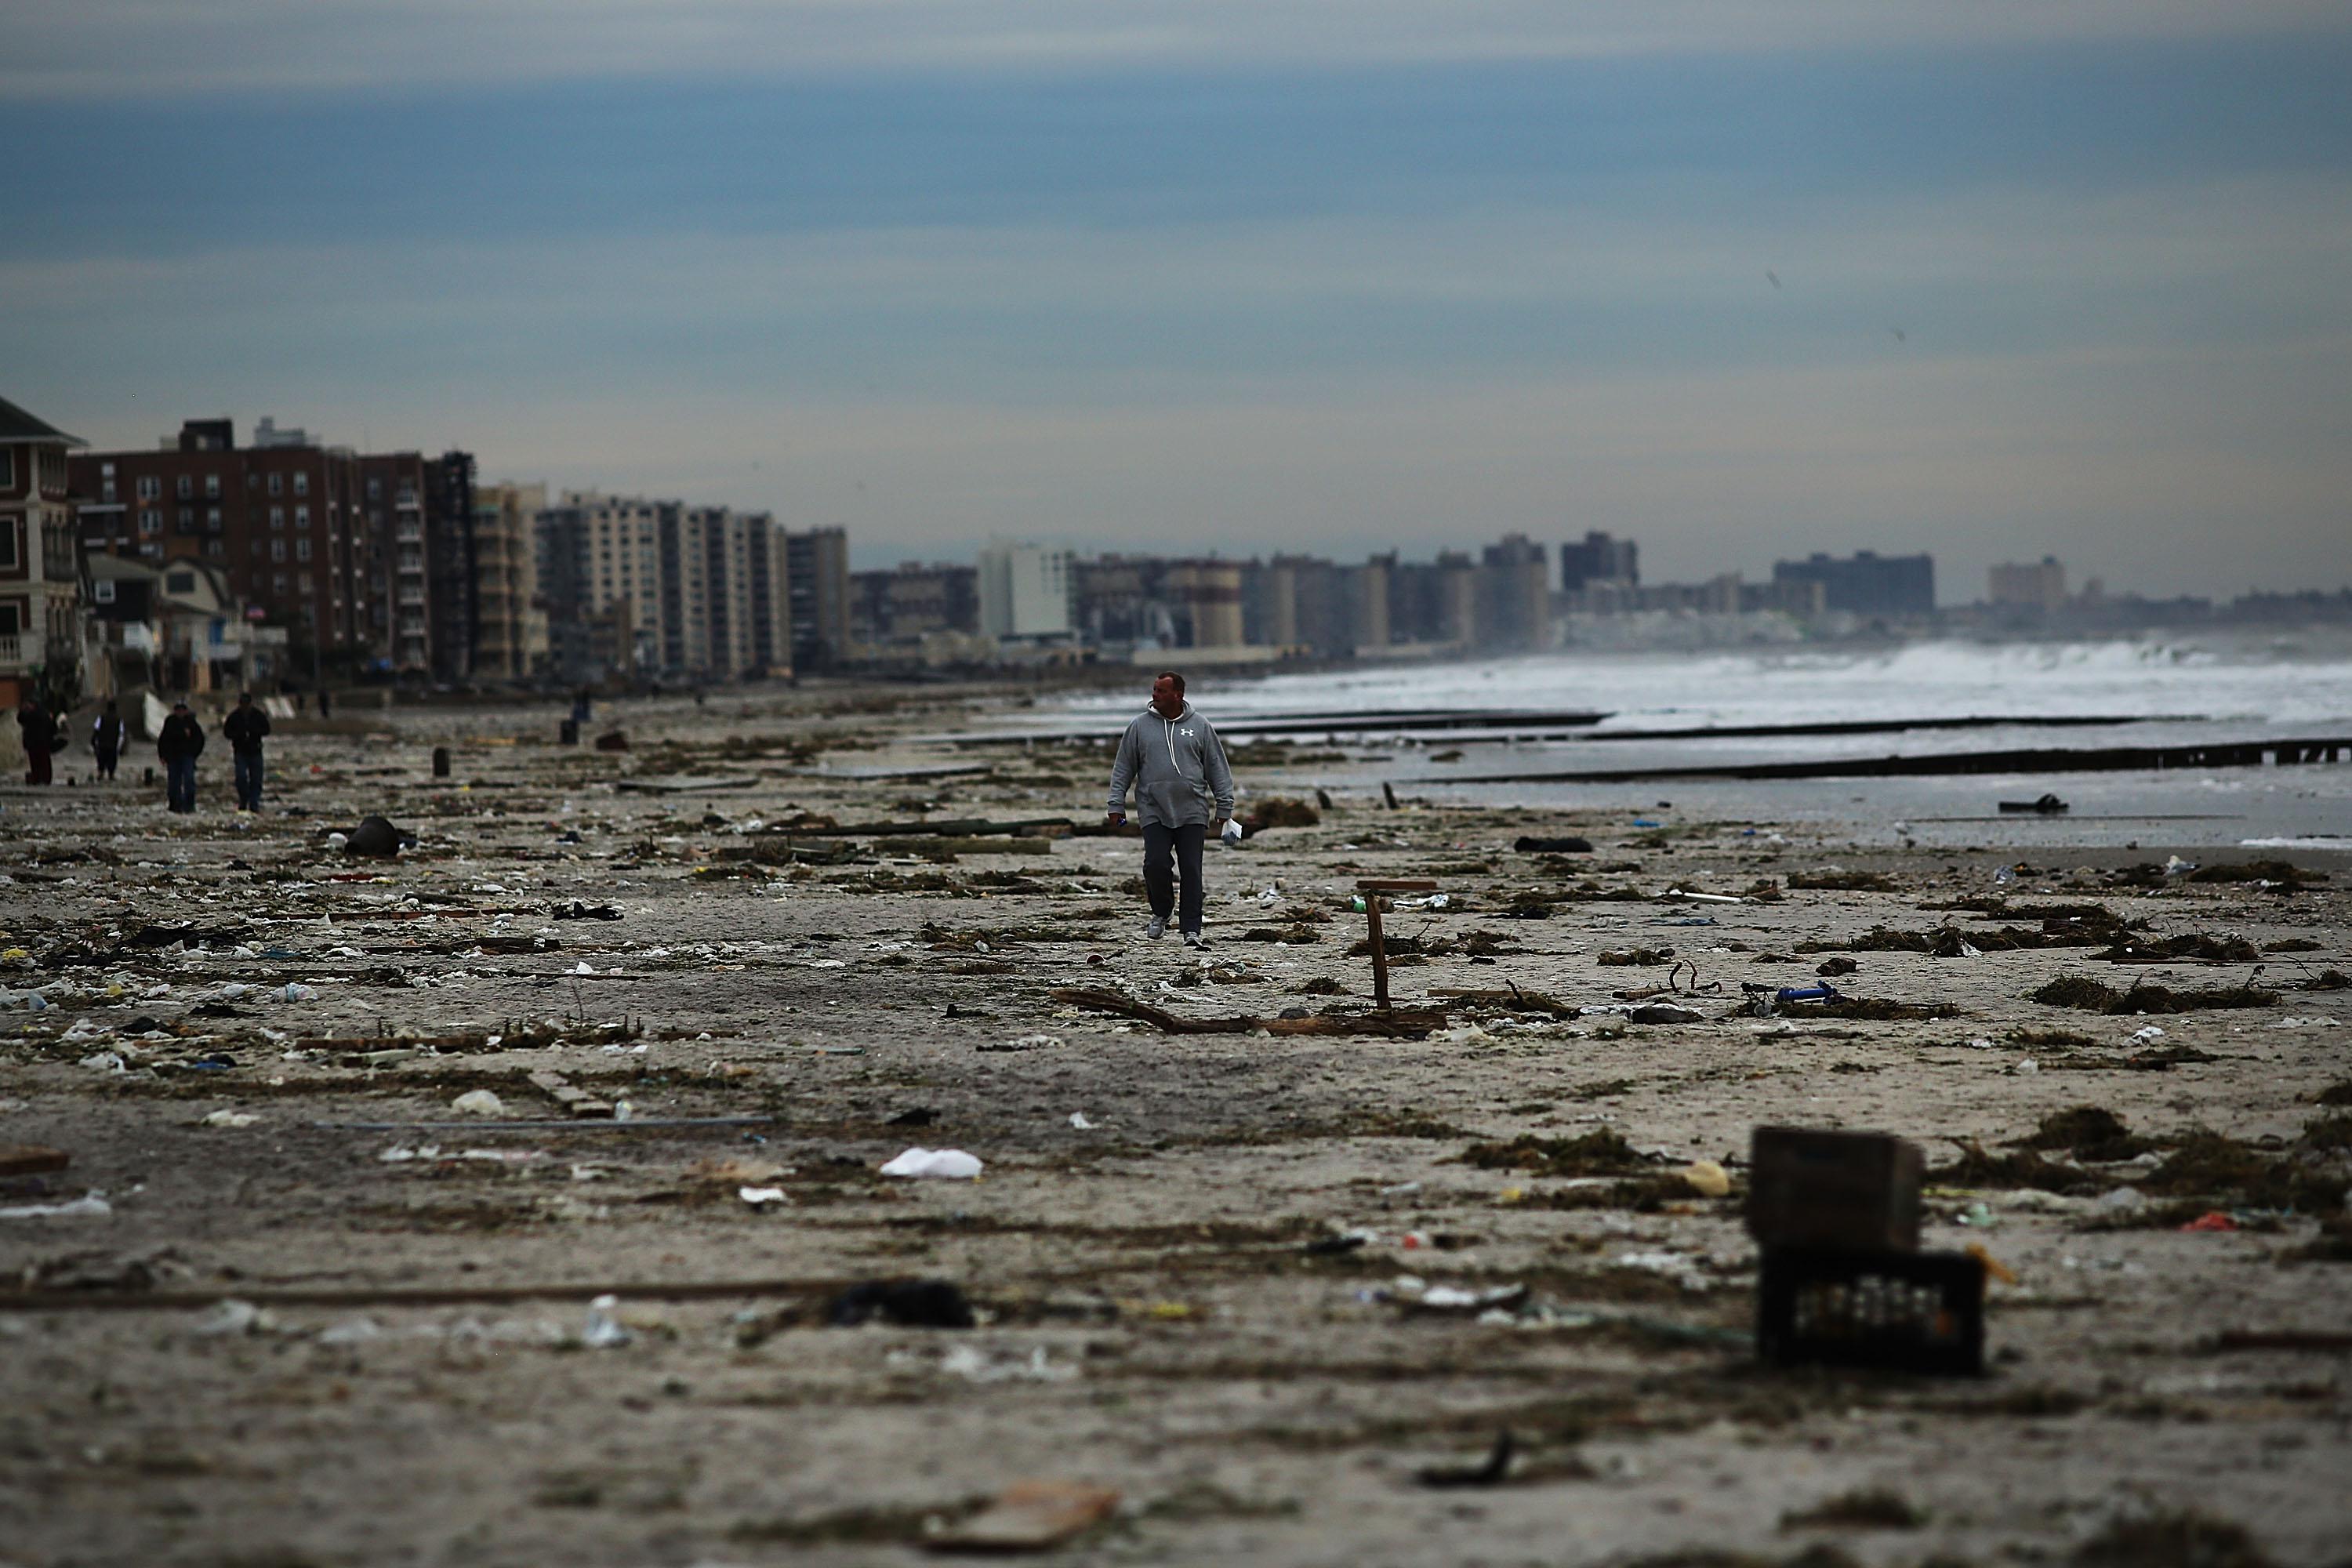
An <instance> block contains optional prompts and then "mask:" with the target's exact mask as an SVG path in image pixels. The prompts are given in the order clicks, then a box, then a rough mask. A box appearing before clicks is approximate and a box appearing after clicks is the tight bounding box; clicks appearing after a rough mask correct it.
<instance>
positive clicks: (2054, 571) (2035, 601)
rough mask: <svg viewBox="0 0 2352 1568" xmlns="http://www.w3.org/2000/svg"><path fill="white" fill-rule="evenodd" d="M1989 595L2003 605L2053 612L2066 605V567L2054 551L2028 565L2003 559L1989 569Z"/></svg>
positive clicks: (2010, 607)
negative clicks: (2053, 553)
mask: <svg viewBox="0 0 2352 1568" xmlns="http://www.w3.org/2000/svg"><path fill="white" fill-rule="evenodd" d="M1990 579H1991V580H1990V584H1989V587H1990V595H1989V597H1990V600H1991V602H1992V603H1993V604H1994V605H1998V606H2000V607H2001V608H2003V609H2012V610H2015V609H2027V610H2036V611H2039V612H2040V613H2041V614H2042V615H2045V616H2054V615H2056V614H2057V613H2058V612H2059V611H2061V610H2063V609H2064V608H2065V607H2066V568H2065V567H2063V566H2062V565H2060V564H2059V563H2058V558H2057V557H2056V556H2055V555H2045V556H2043V557H2042V559H2041V560H2040V561H2037V562H2035V563H2032V565H2021V564H2018V563H2014V562H2008V561H2004V562H2002V563H2000V565H1998V566H1995V567H1994V568H1993V569H1992V571H1991V573H1990Z"/></svg>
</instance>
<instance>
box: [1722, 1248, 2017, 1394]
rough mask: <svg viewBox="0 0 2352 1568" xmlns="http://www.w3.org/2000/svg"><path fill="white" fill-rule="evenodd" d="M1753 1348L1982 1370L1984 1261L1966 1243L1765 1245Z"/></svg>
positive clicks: (1768, 1354)
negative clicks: (1846, 1247)
mask: <svg viewBox="0 0 2352 1568" xmlns="http://www.w3.org/2000/svg"><path fill="white" fill-rule="evenodd" d="M1756 1353H1757V1354H1758V1355H1759V1356H1761V1357H1762V1358H1763V1359H1764V1360H1766V1361H1768V1362H1770V1363H1774V1364H1776V1365H1780V1366H1790V1365H1794V1364H1797V1363H1804V1362H1811V1363H1820V1364H1822V1365H1827V1366H1870V1367H1889V1368H1895V1369H1899V1370H1901V1371H1905V1372H1924V1373H1981V1372H1982V1371H1984V1264H1983V1263H1982V1262H1981V1261H1979V1259H1978V1258H1976V1257H1974V1256H1973V1255H1972V1254H1969V1253H1966V1252H1852V1251H1840V1250H1832V1249H1830V1248H1824V1247H1766V1248H1765V1249H1764V1256H1763V1262H1762V1265H1761V1268H1760V1269H1759V1275H1758V1279H1757V1282H1756Z"/></svg>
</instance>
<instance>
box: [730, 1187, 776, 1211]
mask: <svg viewBox="0 0 2352 1568" xmlns="http://www.w3.org/2000/svg"><path fill="white" fill-rule="evenodd" d="M735 1195H736V1196H737V1197H739V1198H741V1199H742V1200H743V1201H744V1202H745V1203H747V1204H749V1205H751V1206H752V1207H753V1208H755V1209H756V1208H762V1207H765V1206H766V1205H769V1204H781V1203H784V1202H787V1201H788V1200H787V1199H786V1197H785V1195H784V1189H783V1188H782V1187H739V1188H737V1189H736V1193H735Z"/></svg>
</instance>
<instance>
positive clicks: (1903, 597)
mask: <svg viewBox="0 0 2352 1568" xmlns="http://www.w3.org/2000/svg"><path fill="white" fill-rule="evenodd" d="M1772 577H1773V580H1774V581H1775V582H1781V581H1790V582H1801V583H1819V584H1821V585H1822V597H1823V599H1824V600H1825V601H1826V602H1827V604H1828V605H1829V607H1830V608H1831V609H1832V610H1843V611H1844V612H1846V613H1847V614H1849V615H1855V616H1927V615H1933V614H1934V613H1935V609H1936V561H1935V557H1933V556H1931V555H1877V554H1874V553H1873V552H1870V551H1867V550H1859V551H1856V552H1854V553H1853V555H1851V556H1848V557H1846V558H1845V559H1843V560H1832V558H1831V557H1829V556H1828V555H1826V554H1822V553H1820V552H1815V553H1814V554H1812V555H1811V556H1809V557H1807V558H1806V559H1804V560H1802V561H1776V562H1774V563H1772Z"/></svg>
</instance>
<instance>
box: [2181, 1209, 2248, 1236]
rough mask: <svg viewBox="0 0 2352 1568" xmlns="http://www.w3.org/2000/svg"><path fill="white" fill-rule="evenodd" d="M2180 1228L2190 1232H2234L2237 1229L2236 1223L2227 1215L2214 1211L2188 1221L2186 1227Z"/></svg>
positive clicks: (2217, 1210)
mask: <svg viewBox="0 0 2352 1568" xmlns="http://www.w3.org/2000/svg"><path fill="white" fill-rule="evenodd" d="M2180 1228H2181V1229H2183V1230H2191V1231H2199V1230H2235V1229H2237V1228H2238V1222H2237V1221H2236V1220H2234V1219H2232V1218H2231V1217H2230V1216H2229V1215H2226V1214H2223V1213H2222V1212H2221V1210H2219V1209H2214V1210H2212V1211H2210V1212H2209V1213H2206V1214H2201V1215H2198V1216H2197V1217H2196V1218H2195V1219H2192V1220H2190V1221H2189V1223H2188V1224H2187V1225H2184V1226H2181V1227H2180Z"/></svg>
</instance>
